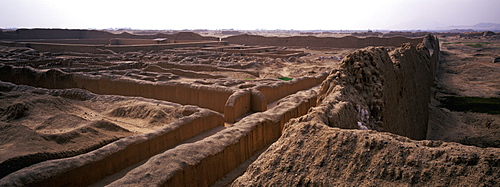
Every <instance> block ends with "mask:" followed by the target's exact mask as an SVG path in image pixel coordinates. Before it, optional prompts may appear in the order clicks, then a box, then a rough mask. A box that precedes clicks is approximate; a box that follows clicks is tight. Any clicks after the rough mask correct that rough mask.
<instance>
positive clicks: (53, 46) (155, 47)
mask: <svg viewBox="0 0 500 187" xmlns="http://www.w3.org/2000/svg"><path fill="white" fill-rule="evenodd" d="M56 41H57V40H56ZM94 41H95V42H102V41H97V40H91V41H88V40H83V42H82V43H84V44H77V43H76V41H70V43H46V42H45V41H43V40H35V41H22V42H14V43H12V42H9V41H7V42H0V45H6V46H12V45H13V46H15V47H29V48H32V49H36V50H37V51H42V52H53V53H55V52H81V53H101V52H102V51H103V50H111V51H114V52H132V51H140V50H143V51H160V50H164V49H173V48H182V47H205V46H213V45H216V46H217V45H227V42H219V41H190V42H185V43H167V44H136V45H108V44H91V42H94ZM140 41H142V40H140ZM49 42H52V40H51V41H49ZM60 42H65V41H62V40H61V41H60ZM85 43H89V44H85Z"/></svg>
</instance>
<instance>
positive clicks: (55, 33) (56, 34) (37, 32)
mask: <svg viewBox="0 0 500 187" xmlns="http://www.w3.org/2000/svg"><path fill="white" fill-rule="evenodd" d="M96 38H107V39H110V38H136V39H154V38H168V39H170V40H198V41H200V40H203V41H206V40H210V41H219V38H216V37H204V36H201V35H199V34H196V33H193V32H178V33H174V34H165V33H159V34H155V35H133V34H130V33H127V32H123V33H121V34H113V33H110V32H106V31H99V30H77V29H74V30H72V29H17V30H16V31H6V32H5V31H0V40H20V39H96Z"/></svg>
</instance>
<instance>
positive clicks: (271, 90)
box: [255, 73, 328, 103]
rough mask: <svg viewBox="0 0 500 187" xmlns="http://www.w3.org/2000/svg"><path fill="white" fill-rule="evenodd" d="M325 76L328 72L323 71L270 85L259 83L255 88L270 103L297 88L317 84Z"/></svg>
mask: <svg viewBox="0 0 500 187" xmlns="http://www.w3.org/2000/svg"><path fill="white" fill-rule="evenodd" d="M327 76H328V73H323V74H321V75H318V76H315V77H299V78H294V79H293V80H291V81H279V82H276V83H274V84H271V85H259V86H257V87H255V89H257V90H258V91H260V92H262V94H264V96H265V97H266V100H267V102H268V103H270V102H273V101H276V100H278V99H281V98H283V97H285V96H287V95H290V94H292V93H295V92H297V91H299V90H305V89H309V88H311V87H314V86H316V85H319V84H321V82H323V80H325V78H326V77H327Z"/></svg>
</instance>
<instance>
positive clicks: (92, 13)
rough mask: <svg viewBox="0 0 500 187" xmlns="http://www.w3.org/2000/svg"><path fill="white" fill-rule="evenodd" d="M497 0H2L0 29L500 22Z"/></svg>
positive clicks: (499, 1) (354, 27)
mask: <svg viewBox="0 0 500 187" xmlns="http://www.w3.org/2000/svg"><path fill="white" fill-rule="evenodd" d="M499 8H500V0H343V1H337V0H297V1H292V0H283V1H282V0H176V1H171V0H163V1H160V0H138V1H137V0H136V1H129V0H0V28H68V29H108V28H132V29H153V30H169V29H172V30H181V29H211V30H217V29H235V30H255V29H266V30H275V29H281V30H367V29H372V30H377V29H378V30H384V29H385V30H408V29H435V28H438V27H446V26H450V25H474V24H477V23H481V22H484V23H500V11H499Z"/></svg>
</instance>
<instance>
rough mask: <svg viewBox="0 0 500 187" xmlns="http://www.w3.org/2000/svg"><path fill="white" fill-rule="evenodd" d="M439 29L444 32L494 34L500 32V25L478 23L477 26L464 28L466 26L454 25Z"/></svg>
mask: <svg viewBox="0 0 500 187" xmlns="http://www.w3.org/2000/svg"><path fill="white" fill-rule="evenodd" d="M440 29H444V30H451V29H464V30H465V29H472V30H475V31H495V32H499V31H500V24H498V23H478V24H475V25H471V26H466V25H460V26H456V25H452V26H448V27H444V28H440Z"/></svg>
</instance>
